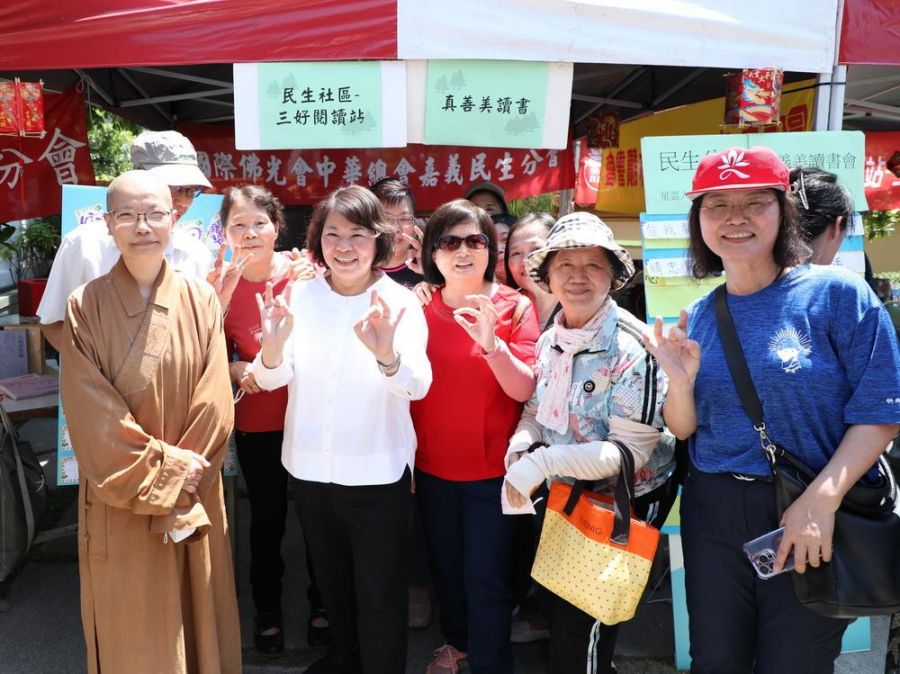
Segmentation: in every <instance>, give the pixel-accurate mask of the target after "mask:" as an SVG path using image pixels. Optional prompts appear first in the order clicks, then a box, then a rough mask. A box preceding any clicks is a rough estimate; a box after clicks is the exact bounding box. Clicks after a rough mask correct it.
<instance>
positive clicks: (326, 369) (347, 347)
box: [252, 275, 431, 486]
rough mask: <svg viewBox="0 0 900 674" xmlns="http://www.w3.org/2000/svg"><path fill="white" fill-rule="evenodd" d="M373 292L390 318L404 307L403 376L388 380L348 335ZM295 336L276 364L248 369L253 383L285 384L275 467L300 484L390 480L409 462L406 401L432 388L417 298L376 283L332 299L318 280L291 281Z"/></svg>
mask: <svg viewBox="0 0 900 674" xmlns="http://www.w3.org/2000/svg"><path fill="white" fill-rule="evenodd" d="M372 290H377V291H378V295H379V296H380V297H381V298H383V299H384V300H385V302H387V304H388V306H389V307H390V308H391V311H392V312H394V314H395V315H396V312H398V311H400V310H401V309H402V308H405V309H406V312H405V314H404V315H403V318H402V319H401V320H400V323H399V324H398V325H397V331H396V333H395V335H394V351H395V352H397V353H399V354H400V356H401V362H400V369H399V370H398V371H397V372H396V373H395V374H394V375H393V376H391V377H386V376H385V375H383V374H382V373H381V372H380V371H379V369H378V363H377V362H376V360H375V357H374V356H373V355H372V352H371V351H369V350H368V349H367V348H366V347H365V346H363V344H362V342H361V341H360V340H359V338H358V337H357V336H356V333H355V332H354V331H353V326H354V324H355V323H356V322H357V321H358V320H359V319H360V318H362V317H363V316H364V315H365V314H366V312H367V311H368V309H369V306H370V298H369V294H370V293H371V291H372ZM291 311H292V312H293V315H294V330H293V333H292V334H291V336H290V338H289V339H288V342H287V344H286V345H285V348H284V355H283V358H282V361H281V363H280V364H279V365H278V366H277V367H274V368H267V367H265V366H264V365H263V364H262V353H261V352H260V354H259V355H257V357H256V359H255V360H254V361H253V365H252V371H253V375H254V377H255V378H256V383H257V384H258V385H259V386H260V387H261V388H263V389H266V390H273V389H276V388H278V387H280V386H284V385H285V384H287V387H288V407H287V416H286V418H285V424H284V445H283V447H282V454H281V458H282V462H283V463H284V467H285V468H286V469H287V471H288V472H289V473H290V474H291V475H293V476H294V477H296V478H298V479H301V480H310V481H313V482H333V483H336V484H342V485H348V486H355V485H374V484H390V483H393V482H396V481H397V480H399V479H400V477H401V476H402V475H403V471H404V470H405V469H406V467H407V466H409V467H410V469H412V467H413V464H414V461H415V451H416V434H415V430H413V425H412V420H411V419H410V415H409V401H410V400H418V399H420V398H423V397H424V396H425V394H426V393H428V388H429V387H430V386H431V365H430V364H429V362H428V357H427V356H426V354H425V346H426V344H427V342H428V327H427V325H426V323H425V317H424V314H423V313H422V309H421V307H420V305H419V301H418V300H417V299H416V296H415V295H414V294H413V293H412V292H411V291H409V290H407V289H406V288H404V287H402V286H400V285H399V284H397V283H396V282H394V281H392V280H391V279H390V278H388V277H387V276H384V275H382V276H381V278H379V279H378V280H377V281H376V282H375V283H374V284H372V286H371V287H370V288H369V289H368V290H367V291H366V292H364V293H362V294H360V295H353V296H349V297H348V296H344V295H339V294H338V293H336V292H334V291H333V290H332V289H331V287H330V286H329V285H328V282H327V281H326V280H325V279H324V278H322V277H319V278H316V279H315V280H312V281H306V282H297V283H295V284H294V287H293V291H292V294H291Z"/></svg>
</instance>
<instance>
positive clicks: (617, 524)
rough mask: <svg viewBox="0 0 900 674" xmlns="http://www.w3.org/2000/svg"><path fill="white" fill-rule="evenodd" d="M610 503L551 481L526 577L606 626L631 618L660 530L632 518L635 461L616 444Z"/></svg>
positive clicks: (580, 488) (577, 486) (579, 488)
mask: <svg viewBox="0 0 900 674" xmlns="http://www.w3.org/2000/svg"><path fill="white" fill-rule="evenodd" d="M610 442H614V443H615V444H616V446H618V448H619V452H620V454H621V456H622V468H621V470H620V471H619V479H618V480H617V482H616V491H615V499H609V498H607V497H603V496H599V495H597V494H594V493H593V492H590V491H586V490H585V483H584V482H581V481H579V482H576V483H575V484H574V485H569V484H566V483H564V482H553V484H552V485H551V486H550V497H549V498H548V500H547V513H546V516H545V518H544V526H543V528H542V529H541V540H540V543H539V544H538V550H537V554H536V556H535V560H534V566H533V567H532V569H531V577H532V578H534V579H535V580H536V581H537V582H538V583H540V584H541V585H543V586H544V587H546V588H547V589H548V590H550V591H551V592H553V593H554V594H556V595H558V596H559V597H562V598H563V599H565V600H566V601H567V602H569V603H570V604H573V605H574V606H577V607H578V608H580V609H581V610H582V611H584V612H585V613H588V614H589V615H591V616H593V617H594V618H596V619H597V620H599V621H600V622H602V623H603V624H605V625H614V624H616V623H619V622H623V621H625V620H629V619H631V618H632V617H633V616H634V613H635V611H636V610H637V607H638V603H639V602H640V600H641V596H642V595H643V593H644V588H645V587H646V586H647V579H648V578H649V576H650V567H651V566H652V564H653V558H654V556H655V555H656V547H657V545H658V543H659V530H658V529H655V528H654V527H652V526H650V525H649V524H647V523H646V522H643V521H641V520H639V519H637V518H635V517H633V516H632V515H631V506H632V502H633V499H634V458H633V456H632V454H631V451H630V450H629V449H628V448H627V447H625V446H624V445H623V444H621V443H620V442H618V441H611V440H610Z"/></svg>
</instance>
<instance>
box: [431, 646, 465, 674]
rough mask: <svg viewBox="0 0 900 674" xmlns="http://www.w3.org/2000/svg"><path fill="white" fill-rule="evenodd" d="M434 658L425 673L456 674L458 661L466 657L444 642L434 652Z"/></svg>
mask: <svg viewBox="0 0 900 674" xmlns="http://www.w3.org/2000/svg"><path fill="white" fill-rule="evenodd" d="M434 656H435V657H434V660H433V661H432V663H431V664H430V665H428V668H427V669H426V670H425V674H457V672H459V663H460V662H462V661H463V660H465V659H466V654H465V653H463V652H462V651H460V650H457V649H456V648H453V646H451V645H450V644H444V645H443V646H441V647H440V648H439V649H437V650H436V651H435V652H434Z"/></svg>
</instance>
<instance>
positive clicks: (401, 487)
mask: <svg viewBox="0 0 900 674" xmlns="http://www.w3.org/2000/svg"><path fill="white" fill-rule="evenodd" d="M291 483H292V487H293V490H294V504H295V506H296V508H297V514H298V516H299V517H300V522H301V524H302V526H303V530H304V532H305V533H306V542H307V545H308V546H309V551H310V554H311V555H312V561H313V565H314V566H315V567H316V571H317V576H316V577H317V579H318V581H319V589H320V591H321V593H322V599H323V601H324V603H325V610H326V612H327V613H328V620H329V622H330V623H331V647H330V652H329V657H330V661H331V665H332V667H333V668H334V670H335V672H343V671H347V672H353V671H356V668H357V667H360V666H361V667H362V671H363V672H364V674H397V673H398V672H403V671H405V669H406V630H407V626H406V621H407V609H408V596H407V579H408V573H407V565H406V539H407V531H408V527H409V503H410V501H409V484H410V472H409V470H408V469H407V470H406V472H405V473H404V474H403V476H402V477H401V478H400V480H398V481H397V482H394V483H392V484H383V485H366V486H353V487H347V486H343V485H339V484H333V483H323V482H311V481H308V480H297V479H295V478H291Z"/></svg>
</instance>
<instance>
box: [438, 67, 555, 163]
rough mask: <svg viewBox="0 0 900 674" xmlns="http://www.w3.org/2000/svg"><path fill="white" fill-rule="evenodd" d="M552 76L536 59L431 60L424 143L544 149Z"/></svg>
mask: <svg viewBox="0 0 900 674" xmlns="http://www.w3.org/2000/svg"><path fill="white" fill-rule="evenodd" d="M550 72H551V69H550V64H549V63H545V62H535V61H429V62H428V75H427V79H426V87H427V88H426V94H425V142H426V143H428V144H432V145H480V146H486V147H523V148H533V147H543V138H544V127H545V124H546V118H545V112H546V108H547V87H548V81H549V78H550ZM565 104H566V105H565V107H566V111H568V101H566V102H565Z"/></svg>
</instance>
